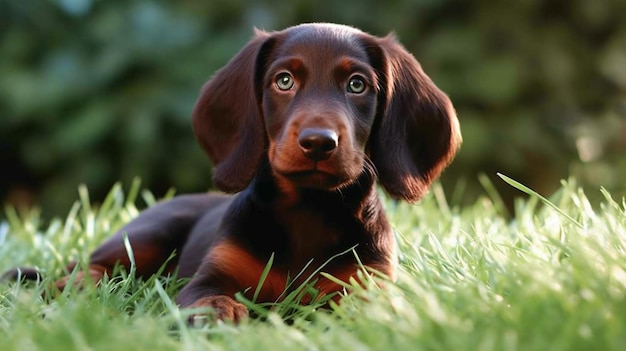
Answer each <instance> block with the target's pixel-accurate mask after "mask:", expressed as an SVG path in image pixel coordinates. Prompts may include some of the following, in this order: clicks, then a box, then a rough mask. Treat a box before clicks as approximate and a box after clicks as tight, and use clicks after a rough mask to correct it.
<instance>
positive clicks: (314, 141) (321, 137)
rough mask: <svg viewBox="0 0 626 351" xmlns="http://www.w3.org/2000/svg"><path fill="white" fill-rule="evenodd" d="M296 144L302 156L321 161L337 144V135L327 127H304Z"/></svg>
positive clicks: (327, 156) (328, 155)
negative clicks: (302, 153)
mask: <svg viewBox="0 0 626 351" xmlns="http://www.w3.org/2000/svg"><path fill="white" fill-rule="evenodd" d="M298 144H300V148H301V149H302V152H304V156H306V157H307V158H309V159H311V160H313V161H322V160H325V159H327V158H329V157H330V155H331V154H332V153H333V151H335V149H336V148H337V145H338V144H339V136H337V133H335V132H334V131H332V130H329V129H322V128H305V129H303V130H302V131H301V132H300V136H299V137H298Z"/></svg>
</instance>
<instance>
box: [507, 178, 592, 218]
mask: <svg viewBox="0 0 626 351" xmlns="http://www.w3.org/2000/svg"><path fill="white" fill-rule="evenodd" d="M497 175H498V177H500V178H501V179H502V180H504V181H505V182H506V183H507V184H509V185H510V186H512V187H514V188H515V189H517V190H519V191H521V192H523V193H525V194H527V195H530V196H534V197H536V198H538V199H539V200H541V202H543V203H544V204H545V205H547V206H549V207H551V208H552V209H554V210H555V211H557V212H558V213H559V214H561V215H562V216H563V217H565V218H567V219H568V220H569V221H570V222H572V223H573V224H575V225H576V226H578V227H579V228H581V229H584V228H585V227H584V226H583V225H582V224H581V223H580V222H578V221H577V220H575V219H574V218H572V217H570V216H569V215H568V214H567V213H565V212H564V211H563V210H561V209H560V208H559V207H558V206H556V205H555V204H553V203H552V202H550V200H548V199H546V198H545V197H543V196H541V195H540V194H539V193H537V192H536V191H534V190H532V189H530V188H529V187H527V186H525V185H524V184H522V183H520V182H518V181H516V180H513V179H511V178H509V177H507V176H505V175H504V174H502V173H497Z"/></svg>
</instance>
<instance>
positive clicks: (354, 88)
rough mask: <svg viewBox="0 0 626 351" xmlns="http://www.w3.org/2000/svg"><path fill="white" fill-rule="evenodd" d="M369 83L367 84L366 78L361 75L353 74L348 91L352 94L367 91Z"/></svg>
mask: <svg viewBox="0 0 626 351" xmlns="http://www.w3.org/2000/svg"><path fill="white" fill-rule="evenodd" d="M366 87H367V85H366V84H365V80H364V79H363V78H362V77H360V76H353V77H351V78H350V80H349V81H348V87H347V89H348V92H349V93H352V94H361V93H362V92H364V91H365V88H366Z"/></svg>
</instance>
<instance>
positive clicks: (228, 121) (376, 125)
mask: <svg viewBox="0 0 626 351" xmlns="http://www.w3.org/2000/svg"><path fill="white" fill-rule="evenodd" d="M194 131H195V133H196V137H197V138H198V140H199V142H200V144H201V145H202V147H203V148H204V149H205V150H206V152H207V153H208V154H209V156H210V158H211V159H212V160H213V163H214V166H215V169H214V170H215V173H214V176H213V180H214V184H215V185H217V186H218V188H220V189H221V190H223V191H227V192H236V191H239V190H242V189H243V188H245V187H246V186H247V185H248V184H249V182H250V181H251V179H252V178H253V177H254V176H255V174H256V171H257V169H258V167H259V163H260V162H261V161H262V160H264V159H267V160H269V163H270V166H271V169H272V172H273V175H274V178H275V179H276V180H277V181H278V183H279V185H284V187H286V188H288V189H289V190H290V191H293V190H294V189H296V190H297V189H298V188H317V189H325V190H329V191H332V190H335V189H337V188H341V187H342V186H344V185H347V184H351V183H353V182H355V181H356V180H357V178H358V177H359V175H361V174H363V172H369V173H370V174H372V175H375V176H376V177H378V179H379V181H380V183H381V184H382V185H383V187H384V188H385V190H387V192H388V193H389V194H390V195H392V196H393V197H396V198H401V199H404V200H407V201H417V200H418V199H419V198H420V197H421V196H422V195H423V194H424V193H425V192H426V191H427V189H428V187H429V185H430V184H431V183H432V182H433V181H434V180H435V179H436V178H437V177H438V176H439V174H440V173H441V171H442V170H443V169H444V168H445V166H446V165H447V164H448V163H449V162H450V161H451V160H452V158H453V157H454V155H455V153H456V151H457V149H458V146H459V145H460V142H461V135H460V131H459V125H458V120H457V118H456V114H455V111H454V108H453V107H452V104H451V102H450V100H449V99H448V97H447V96H446V95H445V94H444V93H443V92H441V91H440V90H439V89H438V88H437V87H436V86H435V85H434V84H433V82H432V81H431V80H430V78H429V77H428V76H427V75H426V74H425V73H424V72H423V71H422V68H421V66H420V65H419V63H418V62H417V61H416V60H415V58H413V56H412V55H411V54H409V53H408V52H407V51H406V50H405V49H404V48H403V47H402V46H401V45H400V44H399V43H398V42H397V41H396V40H395V38H394V37H393V36H387V37H384V38H379V37H375V36H372V35H369V34H367V33H364V32H362V31H360V30H358V29H355V28H352V27H347V26H342V25H335V24H303V25H299V26H295V27H290V28H287V29H285V30H283V31H279V32H271V33H267V32H262V31H259V32H257V33H256V36H255V37H254V38H253V39H252V40H251V41H250V42H249V43H248V44H247V45H246V46H245V47H244V48H243V49H242V50H241V51H240V52H239V53H238V54H237V55H236V56H235V57H234V58H233V59H232V60H231V61H230V62H229V63H228V64H227V65H226V66H225V67H224V68H222V69H221V70H219V71H218V72H217V73H216V74H215V75H214V76H213V77H212V78H211V79H210V80H209V81H208V82H207V84H206V85H205V86H204V88H203V92H202V94H201V95H200V98H199V99H198V102H197V104H196V107H195V109H194Z"/></svg>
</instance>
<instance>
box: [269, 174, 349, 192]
mask: <svg viewBox="0 0 626 351" xmlns="http://www.w3.org/2000/svg"><path fill="white" fill-rule="evenodd" d="M278 174H279V176H280V177H281V178H282V179H283V180H285V181H287V182H289V183H291V184H292V185H293V186H294V187H296V188H301V189H319V190H328V191H332V190H336V189H338V188H341V187H342V186H344V185H346V184H347V183H350V180H351V178H347V177H345V176H339V175H335V174H331V173H327V172H324V171H320V170H310V171H297V172H278Z"/></svg>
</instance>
